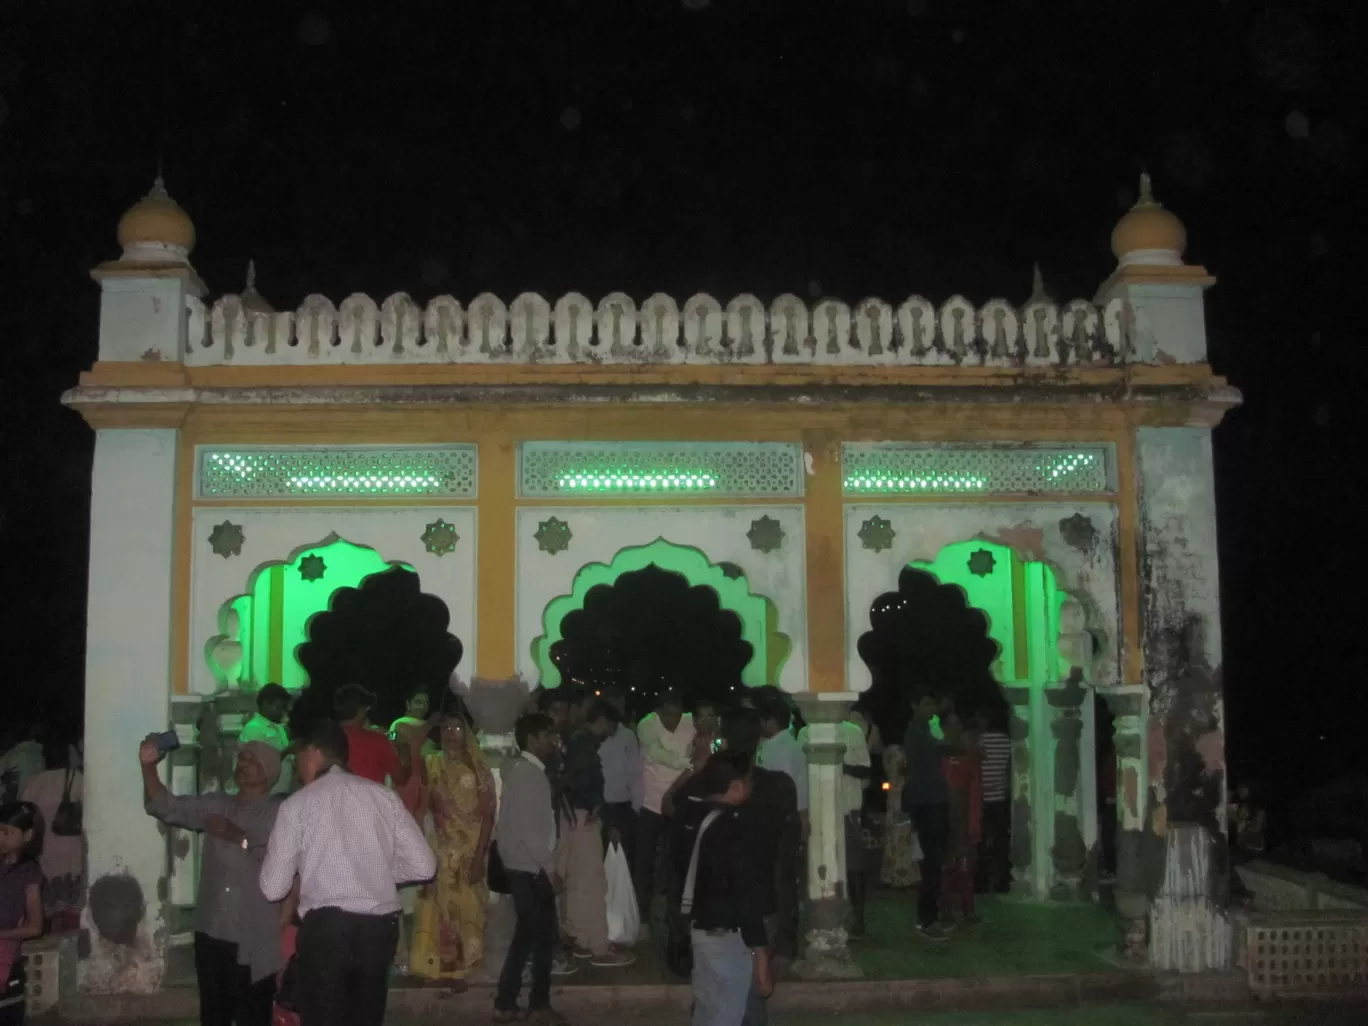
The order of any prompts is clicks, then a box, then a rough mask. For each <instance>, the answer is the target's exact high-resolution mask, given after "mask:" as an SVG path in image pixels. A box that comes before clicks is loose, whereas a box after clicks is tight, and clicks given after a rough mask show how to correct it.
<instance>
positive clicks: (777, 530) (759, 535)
mask: <svg viewBox="0 0 1368 1026" xmlns="http://www.w3.org/2000/svg"><path fill="white" fill-rule="evenodd" d="M746 537H747V538H749V539H750V543H751V548H753V549H756V550H757V551H759V552H773V551H774V550H775V549H777V548H779V546H781V545H783V544H784V529H783V528H782V527H781V526H779V521H777V520H775V519H774V518H773V517H771V516H769V515H768V514H766V515H765V516H762V517H761V518H760V519H759V520H752V521H751V525H750V530H749V531H747V532H746Z"/></svg>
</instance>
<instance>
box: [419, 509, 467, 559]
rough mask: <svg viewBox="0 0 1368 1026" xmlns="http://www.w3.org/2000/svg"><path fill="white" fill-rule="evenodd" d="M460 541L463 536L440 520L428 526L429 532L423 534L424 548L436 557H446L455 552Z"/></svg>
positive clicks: (450, 525)
mask: <svg viewBox="0 0 1368 1026" xmlns="http://www.w3.org/2000/svg"><path fill="white" fill-rule="evenodd" d="M460 540H461V536H460V535H459V534H457V533H456V528H455V527H454V526H453V525H452V524H448V523H447V522H446V521H445V520H442V519H440V518H439V519H437V520H434V521H433V522H432V523H430V524H428V525H427V530H425V531H424V532H423V547H424V548H426V549H427V550H428V551H429V552H431V553H432V554H433V555H434V556H445V555H446V554H447V553H448V552H455V551H456V543H457V542H458V541H460Z"/></svg>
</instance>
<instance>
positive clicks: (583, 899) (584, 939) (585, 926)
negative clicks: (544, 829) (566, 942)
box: [556, 701, 634, 966]
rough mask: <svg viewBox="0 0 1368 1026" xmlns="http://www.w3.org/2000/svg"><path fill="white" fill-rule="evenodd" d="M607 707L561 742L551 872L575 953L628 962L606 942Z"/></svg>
mask: <svg viewBox="0 0 1368 1026" xmlns="http://www.w3.org/2000/svg"><path fill="white" fill-rule="evenodd" d="M616 726H617V725H616V723H615V721H614V719H613V716H612V710H611V709H610V708H609V707H608V706H607V704H606V703H605V702H602V701H598V702H595V703H593V705H592V706H591V707H590V709H589V711H588V713H587V715H586V716H585V722H584V725H583V726H582V727H580V728H579V729H578V730H576V731H575V732H574V733H572V734H571V735H570V737H569V738H568V739H567V741H566V746H565V771H564V778H563V781H562V788H561V799H562V801H561V809H560V810H559V813H558V814H559V817H560V840H559V842H558V843H557V845H556V872H557V873H558V874H560V877H561V879H563V880H564V881H565V890H564V892H563V893H562V894H561V924H562V929H563V932H564V933H565V934H566V935H567V936H568V937H569V938H570V939H571V941H572V943H573V950H572V953H573V954H574V956H575V957H576V958H585V959H589V960H590V964H591V965H597V966H624V965H631V963H632V962H633V961H634V958H633V956H632V955H631V954H629V953H627V952H620V951H615V950H613V948H612V946H611V945H610V944H609V943H608V903H607V902H608V879H607V876H606V875H605V873H604V871H603V823H602V820H601V819H600V818H599V816H600V810H601V809H602V808H603V767H602V765H601V763H600V762H599V757H598V749H599V745H600V744H602V743H603V740H604V739H605V738H606V737H608V736H609V735H610V734H611V733H612V732H613V731H614V730H615V729H616Z"/></svg>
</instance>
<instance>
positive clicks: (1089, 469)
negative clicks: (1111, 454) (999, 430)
mask: <svg viewBox="0 0 1368 1026" xmlns="http://www.w3.org/2000/svg"><path fill="white" fill-rule="evenodd" d="M842 462H843V465H844V473H843V475H842V485H843V489H844V491H845V493H846V494H848V495H899V494H902V495H909V494H922V495H965V494H972V493H982V494H996V495H1012V494H1032V493H1049V492H1068V491H1078V492H1105V491H1107V490H1108V488H1109V482H1108V476H1107V457H1106V452H1105V449H1104V448H1103V447H1100V446H1089V447H1080V448H1077V449H1049V448H1043V447H1037V446H1022V447H1019V448H1017V447H1012V446H993V447H960V446H953V445H947V446H937V445H907V446H901V445H896V444H892V445H864V444H852V445H849V446H847V447H846V450H845V454H844V457H843V461H842Z"/></svg>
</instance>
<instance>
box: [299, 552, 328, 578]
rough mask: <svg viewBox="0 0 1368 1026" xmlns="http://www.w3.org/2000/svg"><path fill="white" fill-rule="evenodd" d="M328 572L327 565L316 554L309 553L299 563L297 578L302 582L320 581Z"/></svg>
mask: <svg viewBox="0 0 1368 1026" xmlns="http://www.w3.org/2000/svg"><path fill="white" fill-rule="evenodd" d="M327 572H328V564H327V563H325V562H323V557H322V556H320V555H319V554H318V553H317V552H310V553H309V554H308V555H307V556H305V557H304V558H303V559H301V560H300V561H299V578H300V580H303V581H321V580H323V575H324V574H325V573H327Z"/></svg>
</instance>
